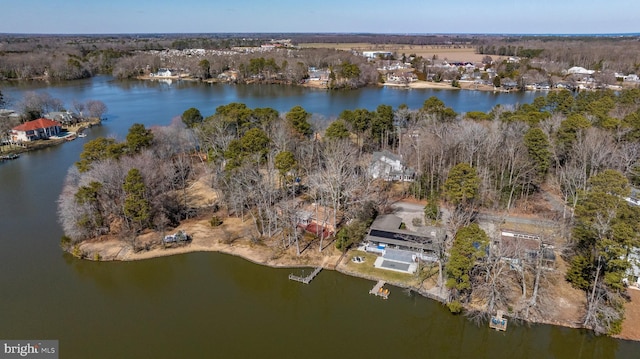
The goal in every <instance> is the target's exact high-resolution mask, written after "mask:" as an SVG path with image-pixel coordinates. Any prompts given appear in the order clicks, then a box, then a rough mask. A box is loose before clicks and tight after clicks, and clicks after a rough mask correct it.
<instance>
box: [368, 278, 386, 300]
mask: <svg viewBox="0 0 640 359" xmlns="http://www.w3.org/2000/svg"><path fill="white" fill-rule="evenodd" d="M385 284H386V282H385V281H383V280H379V281H378V283H376V285H374V286H373V289H371V290H370V291H369V294H375V295H376V296H378V297H382V298H384V299H388V298H389V289H384V285H385Z"/></svg>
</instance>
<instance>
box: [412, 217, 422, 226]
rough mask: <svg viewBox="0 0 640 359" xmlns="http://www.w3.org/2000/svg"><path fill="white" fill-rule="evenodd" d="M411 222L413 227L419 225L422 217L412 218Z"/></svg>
mask: <svg viewBox="0 0 640 359" xmlns="http://www.w3.org/2000/svg"><path fill="white" fill-rule="evenodd" d="M411 223H412V224H413V226H414V227H420V226H422V219H421V218H414V219H412V220H411Z"/></svg>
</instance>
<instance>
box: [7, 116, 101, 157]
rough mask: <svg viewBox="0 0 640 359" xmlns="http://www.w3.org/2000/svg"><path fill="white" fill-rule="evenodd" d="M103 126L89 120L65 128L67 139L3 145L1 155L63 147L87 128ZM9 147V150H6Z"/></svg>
mask: <svg viewBox="0 0 640 359" xmlns="http://www.w3.org/2000/svg"><path fill="white" fill-rule="evenodd" d="M101 124H102V120H101V119H96V118H93V119H89V120H87V121H84V122H81V123H78V124H75V125H72V126H68V127H64V129H65V130H66V132H67V133H68V135H67V136H65V137H59V138H49V139H46V140H36V141H30V142H24V143H22V144H20V145H2V146H0V153H2V154H14V153H15V154H20V153H26V152H31V151H37V150H40V149H43V148H49V147H53V146H58V145H61V144H63V143H65V142H68V141H72V140H75V139H76V138H77V137H78V133H79V132H82V131H83V130H86V129H87V128H91V127H93V126H98V125H101ZM6 147H8V148H6Z"/></svg>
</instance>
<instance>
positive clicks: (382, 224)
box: [371, 214, 402, 230]
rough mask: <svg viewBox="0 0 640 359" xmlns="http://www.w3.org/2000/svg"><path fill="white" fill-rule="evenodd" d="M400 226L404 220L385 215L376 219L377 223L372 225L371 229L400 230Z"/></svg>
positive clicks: (392, 215)
mask: <svg viewBox="0 0 640 359" xmlns="http://www.w3.org/2000/svg"><path fill="white" fill-rule="evenodd" d="M400 224H402V218H400V217H398V216H396V215H394V214H383V215H380V216H378V217H376V219H375V221H373V223H372V224H371V228H375V229H384V230H396V229H399V228H400Z"/></svg>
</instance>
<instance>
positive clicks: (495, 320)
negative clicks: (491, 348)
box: [489, 310, 507, 332]
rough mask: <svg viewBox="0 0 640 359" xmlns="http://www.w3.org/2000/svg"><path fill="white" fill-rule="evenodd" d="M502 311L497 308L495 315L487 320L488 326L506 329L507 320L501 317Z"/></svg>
mask: <svg viewBox="0 0 640 359" xmlns="http://www.w3.org/2000/svg"><path fill="white" fill-rule="evenodd" d="M503 315H504V312H503V311H501V310H499V311H498V313H497V314H496V316H495V317H491V320H490V321H489V328H491V329H495V330H501V331H503V332H506V331H507V320H506V319H504V318H502V316H503Z"/></svg>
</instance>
